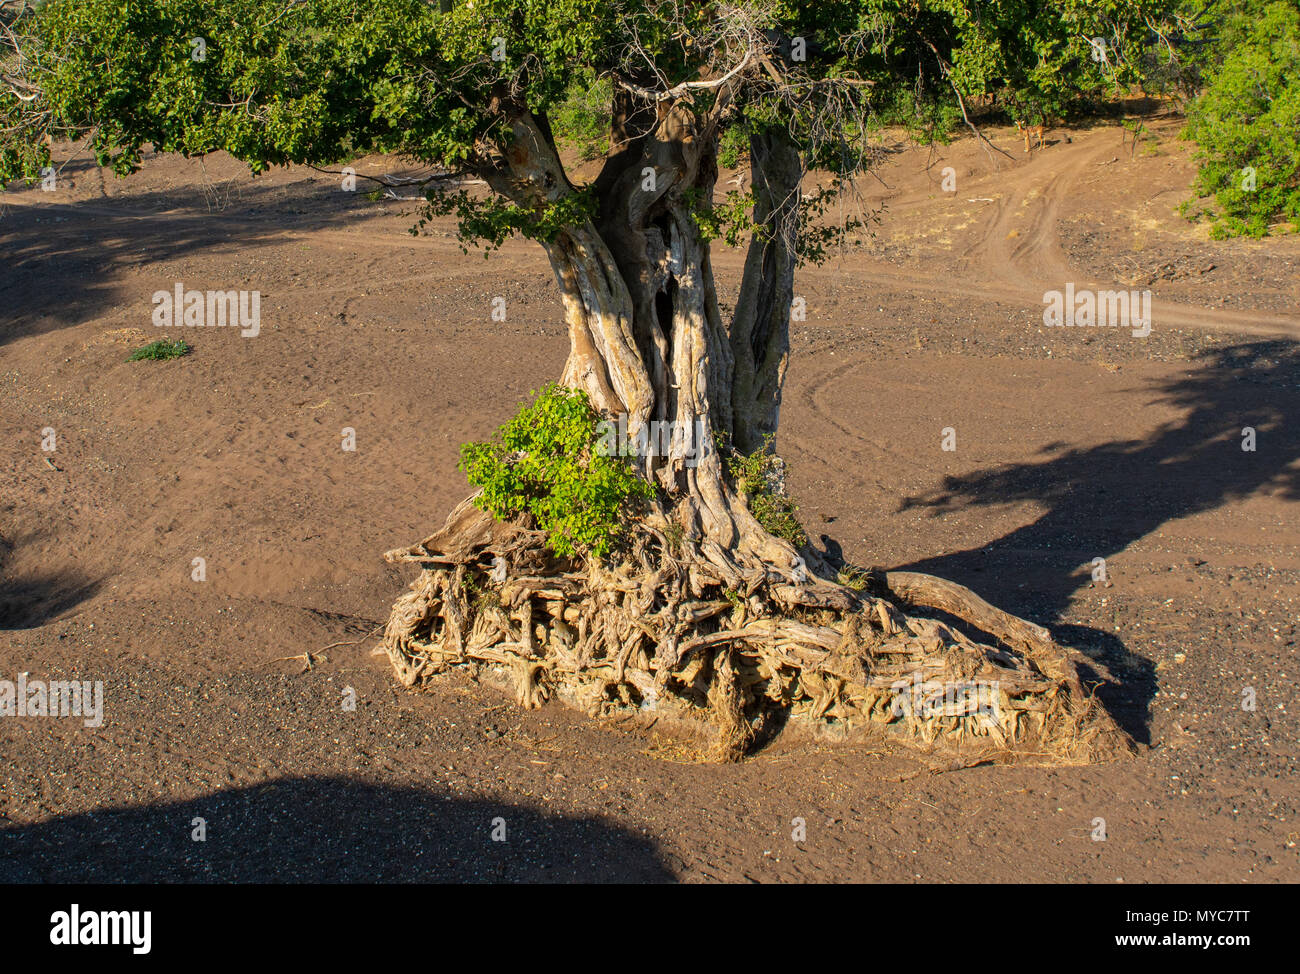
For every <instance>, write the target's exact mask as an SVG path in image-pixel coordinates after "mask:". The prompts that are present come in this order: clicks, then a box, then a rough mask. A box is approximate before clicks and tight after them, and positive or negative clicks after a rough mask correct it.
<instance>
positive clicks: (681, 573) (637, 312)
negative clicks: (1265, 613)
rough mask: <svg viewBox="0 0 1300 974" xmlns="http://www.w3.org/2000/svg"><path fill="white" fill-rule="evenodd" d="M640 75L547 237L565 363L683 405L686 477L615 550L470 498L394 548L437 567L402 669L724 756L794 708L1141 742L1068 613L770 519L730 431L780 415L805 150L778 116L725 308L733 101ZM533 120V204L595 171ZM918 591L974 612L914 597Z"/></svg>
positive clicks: (521, 126)
mask: <svg viewBox="0 0 1300 974" xmlns="http://www.w3.org/2000/svg"><path fill="white" fill-rule="evenodd" d="M623 97H624V101H623V108H624V109H625V111H622V112H621V113H620V117H619V119H618V121H619V125H618V126H617V129H616V145H617V146H618V151H616V152H614V153H613V154H611V156H610V157H609V158H608V159H607V161H606V164H605V166H604V168H603V169H602V171H601V173H600V175H599V177H598V178H597V180H596V182H595V184H594V186H593V187H592V188H593V190H594V192H595V195H596V198H597V200H598V201H599V206H598V209H597V211H596V213H595V214H594V216H593V217H592V219H590V220H588V221H586V222H584V223H582V224H580V225H574V226H570V227H568V228H566V229H564V230H562V231H561V232H559V233H558V234H557V235H555V236H554V237H553V238H551V239H550V240H549V241H548V242H547V243H546V244H545V247H546V251H547V254H548V256H549V257H550V261H551V264H552V267H553V268H554V271H555V277H556V281H557V283H558V285H559V289H560V292H561V295H562V297H563V301H564V308H565V317H566V319H567V322H568V328H569V339H570V352H569V357H568V360H567V362H566V364H565V368H564V373H563V376H562V381H563V382H564V383H565V384H567V385H570V386H573V387H575V388H580V389H583V390H585V391H586V392H587V394H588V396H589V397H590V400H591V402H592V404H593V406H594V407H595V408H596V409H597V410H598V411H599V412H601V413H602V414H604V415H606V416H607V417H618V416H620V415H621V416H623V417H625V423H626V428H627V431H628V434H629V437H630V438H636V437H638V436H639V435H640V434H642V432H643V431H646V432H647V433H648V432H649V430H650V428H651V426H652V424H664V423H670V424H671V426H670V427H669V428H671V429H672V431H673V436H672V439H671V441H670V442H669V444H668V448H667V450H666V451H662V452H660V451H653V450H652V451H648V452H647V454H646V455H644V456H640V457H638V461H637V462H638V463H639V464H640V465H641V471H642V473H643V474H644V475H645V477H646V478H647V479H649V480H651V481H652V482H654V483H657V484H659V485H660V486H661V487H662V488H663V489H664V492H663V495H662V496H663V497H664V498H665V500H664V501H663V502H661V503H656V504H654V505H653V509H652V510H651V511H650V513H649V514H648V515H647V516H646V517H645V518H644V520H643V521H642V522H641V523H639V524H638V525H636V526H635V529H634V530H633V532H632V535H633V539H632V543H631V545H630V548H629V551H628V552H626V553H625V554H624V555H622V556H620V557H619V558H617V559H615V560H614V561H613V562H603V561H600V560H596V559H586V560H584V561H581V562H571V561H565V560H563V559H558V558H556V557H555V556H554V555H553V554H551V553H549V552H548V551H547V550H546V549H545V546H544V544H543V540H544V539H543V536H542V535H541V534H540V532H537V531H533V530H529V529H528V528H527V527H526V526H522V525H519V524H503V523H499V522H495V521H493V520H492V518H491V517H490V516H489V515H487V514H485V513H483V512H482V511H479V510H478V509H477V508H476V507H474V506H473V503H472V500H473V499H472V498H471V499H470V500H469V501H466V502H465V503H464V504H462V505H461V507H460V508H458V509H457V510H456V511H455V512H453V514H452V516H451V517H450V518H449V519H448V522H447V525H446V526H445V527H444V528H443V529H442V530H441V531H439V532H438V533H436V534H434V535H433V536H431V537H430V538H427V539H426V540H425V541H424V542H422V543H420V544H418V545H415V546H413V547H411V548H407V549H401V550H398V551H395V552H390V553H389V555H388V557H389V558H390V559H391V560H395V561H413V562H416V563H418V564H420V565H421V566H422V567H423V571H422V573H421V575H420V577H419V578H418V579H417V580H416V582H415V583H414V585H413V586H412V591H411V592H410V593H408V594H407V595H406V596H404V597H403V598H402V599H401V600H399V601H398V603H397V604H396V605H395V606H394V609H393V615H392V618H391V619H390V622H389V625H388V629H387V631H386V633H385V642H384V645H385V647H386V648H387V650H388V653H389V656H390V658H391V660H392V662H393V664H394V667H395V668H396V670H397V672H398V674H399V677H400V678H401V679H402V681H403V682H405V683H407V684H411V683H415V682H417V681H419V680H422V679H425V678H427V677H428V676H430V675H432V674H434V673H437V672H441V671H443V670H445V669H447V668H448V667H451V666H462V667H467V668H470V669H471V670H473V671H475V672H479V673H482V674H487V675H495V676H497V677H498V678H501V679H509V680H511V681H512V682H513V684H514V686H515V689H516V692H517V696H518V699H519V701H520V703H521V704H522V705H525V706H532V705H537V704H539V703H540V702H541V701H542V700H543V699H545V698H546V697H547V696H548V695H551V694H557V695H559V696H561V697H563V698H565V699H567V700H569V702H571V703H574V704H576V705H578V706H581V707H584V708H586V709H588V710H590V711H591V712H593V713H605V712H610V711H612V710H627V709H641V710H650V711H654V712H655V713H656V714H665V713H668V714H673V715H677V716H682V717H686V718H703V719H705V720H707V721H711V722H712V725H713V726H716V727H717V728H719V729H720V735H719V737H718V744H717V747H718V749H719V754H720V755H722V756H725V757H736V756H739V755H740V754H742V753H744V751H745V750H746V749H747V748H748V747H749V746H751V744H752V741H753V739H754V737H755V736H756V735H760V734H763V733H764V732H765V728H767V727H769V726H771V724H772V721H773V720H774V718H775V719H777V720H779V721H783V720H784V719H785V718H786V717H787V716H788V715H789V714H794V715H795V716H797V717H800V718H803V719H805V721H806V722H807V723H808V724H810V725H812V726H814V727H817V728H822V729H828V728H829V729H836V730H841V731H843V730H847V731H854V730H862V731H867V732H870V731H872V730H875V729H887V730H890V731H894V732H898V733H899V734H901V735H902V736H903V737H904V738H906V739H908V740H913V741H919V742H922V743H924V744H925V745H927V746H930V747H939V746H945V747H955V748H958V749H959V750H964V752H966V753H971V752H973V753H974V754H975V755H976V759H985V758H986V757H988V756H989V755H990V754H995V755H1002V756H1006V755H1025V754H1034V755H1040V756H1041V755H1044V754H1050V755H1053V756H1055V757H1057V758H1060V759H1062V760H1070V761H1082V760H1088V759H1091V758H1093V757H1096V756H1097V755H1099V754H1101V753H1107V752H1109V751H1112V750H1115V749H1117V748H1122V746H1123V738H1122V735H1121V734H1119V733H1118V731H1117V730H1116V729H1115V728H1114V727H1113V725H1111V724H1110V723H1109V722H1108V721H1107V720H1106V719H1105V718H1104V715H1102V714H1101V713H1100V712H1099V711H1098V709H1097V708H1096V707H1095V706H1094V705H1093V703H1092V701H1091V699H1090V697H1089V695H1088V694H1087V693H1086V692H1085V691H1084V689H1083V687H1082V685H1081V683H1080V681H1079V677H1078V673H1077V671H1076V669H1075V667H1074V665H1073V663H1072V661H1071V659H1070V657H1069V655H1068V654H1067V653H1065V652H1063V651H1061V650H1060V649H1059V648H1058V647H1056V646H1055V644H1053V643H1052V641H1051V638H1050V636H1049V635H1048V634H1047V632H1046V630H1043V629H1041V628H1039V627H1037V626H1033V625H1032V624H1029V623H1026V622H1024V621H1023V620H1019V619H1015V618H1014V617H1012V616H1009V615H1007V614H1005V613H1001V612H1000V611H999V610H996V609H994V608H993V607H991V606H988V605H987V604H986V603H984V602H982V601H981V600H979V599H978V598H977V597H976V596H974V595H973V593H970V592H968V591H967V590H965V589H962V588H961V587H960V586H955V585H952V584H951V583H942V582H939V581H938V580H927V578H926V576H915V575H909V576H906V577H904V576H895V577H894V580H895V582H896V583H897V585H898V588H899V592H891V589H890V576H888V575H882V574H880V573H875V574H871V573H862V574H860V575H858V576H856V577H855V578H854V579H849V580H848V581H850V582H851V584H840V582H839V581H837V580H835V575H834V571H833V569H831V568H830V566H828V565H826V564H825V563H823V562H822V561H821V560H820V559H819V558H818V557H817V555H816V553H815V552H813V551H811V550H805V551H803V552H800V551H796V550H795V548H794V547H793V546H792V545H791V544H790V543H789V542H788V541H785V540H782V539H779V538H776V537H773V536H772V535H771V534H769V533H768V532H767V531H766V530H764V528H763V527H762V526H761V525H760V524H759V523H758V521H757V520H756V519H755V517H754V515H753V514H752V513H751V512H750V510H749V508H748V506H747V505H746V503H745V501H744V499H743V498H742V497H741V496H740V495H739V494H738V493H737V490H736V488H735V486H734V485H733V484H731V483H730V482H729V481H728V478H727V476H726V472H725V469H724V464H723V461H722V458H721V457H720V456H719V453H718V450H717V448H716V447H715V444H714V439H713V437H714V434H722V436H723V438H724V439H725V440H726V441H728V442H730V443H733V444H734V445H735V446H736V448H738V449H740V450H741V451H744V452H746V453H748V452H752V451H754V450H757V449H761V448H763V447H764V445H765V443H767V442H768V440H767V437H769V435H771V434H774V433H775V432H776V428H777V423H778V416H779V409H780V401H781V385H782V382H783V379H784V376H785V368H786V360H787V356H788V351H789V315H790V305H791V299H792V295H793V275H794V267H795V252H796V237H797V231H798V219H799V186H800V181H801V178H802V175H803V170H802V166H801V163H800V158H799V155H798V153H797V151H796V150H795V148H794V147H793V146H792V145H790V144H789V143H788V142H787V141H785V140H784V139H783V138H782V137H780V136H779V135H775V134H761V135H757V136H755V137H754V138H753V139H752V140H751V165H752V173H753V190H754V197H755V208H754V218H755V222H756V223H757V226H758V232H757V233H756V234H755V236H754V239H753V241H752V243H751V244H750V249H749V252H748V255H747V257H746V261H745V268H744V277H743V280H742V284H741V291H740V298H739V301H738V303H737V307H736V309H735V312H734V314H733V316H732V319H731V321H730V322H724V321H723V319H722V315H721V313H720V310H719V307H718V301H717V295H716V289H715V286H714V280H713V273H712V267H711V264H710V259H709V248H708V244H707V241H706V240H705V239H704V238H703V237H702V235H701V232H700V230H699V228H698V226H697V224H696V220H695V217H694V216H693V213H692V208H693V206H699V205H700V204H701V203H708V202H710V201H711V200H712V198H713V191H714V184H715V181H716V178H717V167H716V157H715V146H716V138H715V133H714V131H713V126H714V124H715V119H716V116H699V115H697V114H695V113H694V112H693V111H692V109H691V108H690V107H688V106H687V105H686V104H683V103H680V102H678V103H665V102H661V103H659V104H657V105H655V106H654V110H653V112H651V113H649V114H647V111H646V109H645V106H644V105H642V106H640V108H641V110H640V111H639V112H638V111H636V110H634V109H636V108H637V107H638V106H635V105H631V104H628V103H627V96H623ZM636 118H647V119H648V120H647V122H646V123H644V124H642V125H640V126H639V127H638V126H636V125H634V124H632V122H631V121H630V120H632V119H636ZM510 125H511V129H512V132H513V141H512V144H511V146H510V148H509V149H508V150H507V151H506V152H505V153H504V155H503V156H502V158H501V159H500V160H499V161H498V162H499V164H498V165H497V166H496V167H495V168H494V169H493V170H492V171H491V172H490V173H489V176H488V181H489V183H490V185H491V187H492V189H493V190H495V191H496V192H497V193H499V194H501V195H502V196H505V197H508V198H509V199H512V200H514V201H515V202H516V203H518V204H520V205H523V206H535V207H540V206H543V205H547V204H553V203H555V202H557V201H559V200H561V199H562V198H563V197H565V196H567V195H569V194H572V193H574V192H575V190H574V188H573V187H572V186H571V185H570V184H569V182H568V180H567V178H566V176H565V173H564V170H563V167H562V166H561V164H560V160H559V157H558V153H557V152H556V149H555V145H554V143H553V141H552V139H551V137H550V133H549V130H548V128H547V126H546V125H545V123H544V122H542V121H539V120H538V119H535V118H534V117H532V116H531V115H529V114H527V113H525V112H521V113H519V114H516V115H515V116H513V117H512V118H511V119H510ZM701 429H703V431H704V433H705V435H704V436H702V437H701V436H699V435H698V433H699V431H700V430H701ZM647 439H649V437H647ZM810 568H811V570H810ZM484 593H488V594H487V595H485V594H484ZM903 601H907V602H909V603H911V604H913V605H916V606H920V607H925V606H926V605H927V604H928V605H930V606H931V607H933V608H938V609H940V610H942V612H943V613H944V614H945V617H946V618H949V619H951V618H954V617H955V618H957V619H959V620H963V621H964V622H966V623H968V624H969V625H970V627H972V628H970V629H967V628H963V626H962V625H960V624H956V625H954V624H950V623H948V622H941V621H936V620H934V619H925V618H914V617H910V616H907V615H904V614H903V613H902V612H901V611H900V610H899V609H898V608H897V607H896V605H895V603H898V602H903ZM981 634H982V635H981ZM981 638H983V639H986V640H987V642H980V641H978V640H979V639H981Z"/></svg>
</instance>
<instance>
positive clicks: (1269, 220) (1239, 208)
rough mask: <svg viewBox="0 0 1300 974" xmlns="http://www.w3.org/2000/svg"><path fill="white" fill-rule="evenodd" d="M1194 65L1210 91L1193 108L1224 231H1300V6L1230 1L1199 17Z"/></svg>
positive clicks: (1200, 185) (1204, 185) (1191, 134)
mask: <svg viewBox="0 0 1300 974" xmlns="http://www.w3.org/2000/svg"><path fill="white" fill-rule="evenodd" d="M1198 23H1199V24H1200V25H1201V29H1200V30H1198V31H1196V32H1195V36H1196V38H1197V39H1199V40H1202V41H1203V43H1202V45H1200V47H1199V50H1198V51H1197V53H1196V57H1195V63H1196V66H1197V68H1198V69H1199V71H1200V74H1201V77H1202V80H1203V84H1204V88H1203V90H1202V91H1201V93H1200V94H1199V95H1198V96H1197V97H1196V98H1195V99H1194V100H1193V101H1192V102H1191V104H1190V105H1189V107H1188V125H1187V129H1186V132H1185V135H1186V137H1187V138H1190V139H1193V140H1195V142H1196V143H1197V146H1198V149H1197V152H1196V159H1197V163H1198V165H1199V170H1198V173H1197V179H1196V191H1197V192H1198V193H1200V194H1201V195H1202V196H1213V197H1214V200H1215V202H1216V203H1217V204H1218V208H1217V209H1215V208H1214V207H1209V208H1207V209H1206V210H1204V211H1202V210H1201V209H1200V208H1199V207H1198V206H1196V205H1195V204H1193V203H1190V202H1189V203H1187V204H1184V207H1183V212H1184V213H1185V214H1187V215H1189V216H1198V215H1201V214H1202V212H1203V213H1204V214H1205V215H1208V216H1209V217H1210V218H1211V219H1212V220H1213V221H1214V226H1213V228H1212V230H1211V233H1212V235H1213V236H1215V237H1226V236H1233V235H1238V234H1246V235H1249V236H1252V237H1262V236H1264V235H1265V234H1266V233H1268V232H1269V230H1270V229H1272V228H1275V227H1281V226H1285V225H1287V224H1289V225H1290V226H1291V228H1292V229H1293V230H1300V7H1297V6H1296V5H1295V3H1294V2H1287V0H1273V2H1260V0H1230V2H1220V3H1217V4H1214V5H1213V6H1212V7H1211V8H1210V9H1209V10H1207V11H1205V12H1204V13H1202V14H1201V16H1200V17H1199V18H1198Z"/></svg>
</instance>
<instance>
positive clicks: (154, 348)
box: [127, 338, 190, 362]
mask: <svg viewBox="0 0 1300 974" xmlns="http://www.w3.org/2000/svg"><path fill="white" fill-rule="evenodd" d="M189 351H190V346H189V344H188V343H187V342H186V341H185V339H183V338H160V339H158V340H157V341H156V342H150V343H149V344H148V345H146V346H145V347H144V348H137V349H136V350H135V351H134V352H132V353H131V357H130V358H129V359H127V361H128V362H141V361H144V360H146V359H148V360H149V361H151V362H164V361H166V360H167V359H171V358H180V357H181V356H182V355H187V354H189Z"/></svg>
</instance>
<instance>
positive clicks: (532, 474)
mask: <svg viewBox="0 0 1300 974" xmlns="http://www.w3.org/2000/svg"><path fill="white" fill-rule="evenodd" d="M599 423H600V417H599V416H598V415H597V414H596V411H595V410H594V409H592V407H591V402H590V401H589V400H588V398H587V394H586V393H585V392H582V391H581V390H577V389H568V388H565V387H563V386H559V385H554V384H552V385H548V386H546V387H545V388H544V389H542V390H541V392H540V393H536V394H534V398H533V401H532V402H530V403H527V404H525V405H524V406H523V407H522V408H521V409H520V410H519V412H518V413H517V414H516V415H515V417H514V418H513V419H511V420H510V421H509V422H507V423H506V424H505V425H504V426H502V427H501V428H500V429H498V430H497V432H496V435H495V436H494V437H493V438H492V440H491V441H489V442H487V443H466V444H464V445H463V446H462V447H461V448H460V469H461V470H463V471H464V472H465V475H466V476H467V477H468V478H469V482H470V484H472V485H473V486H475V487H478V488H480V489H481V491H482V493H480V494H479V496H478V500H477V501H476V503H477V504H478V506H479V507H480V508H482V509H483V510H485V511H487V512H489V513H490V514H492V516H493V517H496V518H498V519H499V520H507V519H509V518H513V517H516V516H518V515H520V514H524V513H527V514H531V515H532V517H533V519H534V520H535V521H536V522H537V526H538V527H539V528H540V529H541V530H543V531H545V532H546V533H547V543H548V544H549V545H550V547H551V548H552V550H554V551H555V552H556V553H557V554H560V555H564V556H566V557H575V556H577V555H579V554H581V553H585V552H590V553H591V554H594V555H596V556H597V557H602V556H604V555H606V554H608V553H609V552H610V550H611V549H612V548H613V547H614V546H615V545H616V544H617V543H618V541H619V540H620V538H621V537H622V522H623V520H624V519H625V517H626V515H627V514H628V513H629V510H630V509H632V508H634V507H635V505H636V504H637V502H638V501H641V500H645V499H648V498H650V497H653V496H654V488H653V487H652V486H651V485H650V484H649V483H647V482H646V481H645V480H642V479H641V478H640V477H638V476H637V475H636V472H635V471H634V470H633V469H632V467H631V466H630V465H629V464H628V463H627V461H625V460H623V459H621V458H620V457H616V456H604V455H602V452H601V451H600V449H599V446H600V442H601V434H600V429H599Z"/></svg>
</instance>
